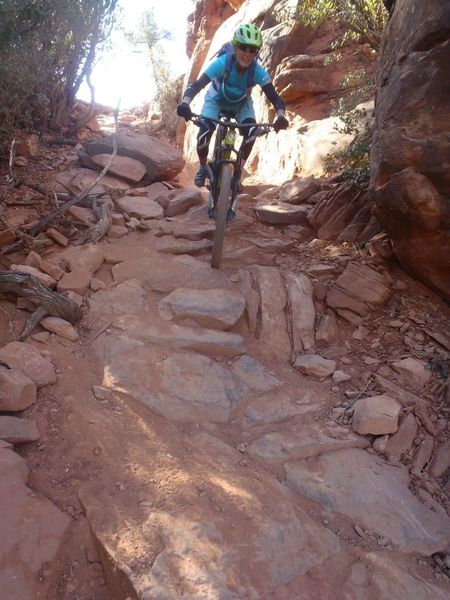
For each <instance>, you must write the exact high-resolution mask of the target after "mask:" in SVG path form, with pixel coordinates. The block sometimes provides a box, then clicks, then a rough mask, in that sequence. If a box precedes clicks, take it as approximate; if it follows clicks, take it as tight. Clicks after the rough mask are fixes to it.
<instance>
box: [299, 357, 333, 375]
mask: <svg viewBox="0 0 450 600" xmlns="http://www.w3.org/2000/svg"><path fill="white" fill-rule="evenodd" d="M294 368H295V369H297V370H298V371H300V372H301V373H303V375H312V376H313V377H328V376H329V375H331V374H332V373H333V372H334V371H335V369H336V361H335V360H328V359H326V358H323V357H322V356H319V355H318V354H304V355H302V356H297V357H296V358H295V360H294Z"/></svg>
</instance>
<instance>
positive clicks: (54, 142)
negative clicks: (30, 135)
mask: <svg viewBox="0 0 450 600" xmlns="http://www.w3.org/2000/svg"><path fill="white" fill-rule="evenodd" d="M42 141H43V142H44V144H48V145H49V146H76V145H77V144H79V140H75V139H74V138H67V137H58V136H56V137H53V136H49V135H44V137H43V138H42Z"/></svg>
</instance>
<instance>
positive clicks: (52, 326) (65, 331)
mask: <svg viewBox="0 0 450 600" xmlns="http://www.w3.org/2000/svg"><path fill="white" fill-rule="evenodd" d="M41 325H42V327H44V329H47V330H48V331H51V332H52V333H56V335H59V336H60V337H63V338H65V339H66V340H70V341H71V342H76V341H77V340H78V338H79V337H80V336H79V335H78V331H77V330H76V329H75V327H74V326H73V325H71V324H70V323H68V322H67V321H65V320H64V319H60V318H59V317H45V318H44V319H42V320H41Z"/></svg>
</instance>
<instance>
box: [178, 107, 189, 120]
mask: <svg viewBox="0 0 450 600" xmlns="http://www.w3.org/2000/svg"><path fill="white" fill-rule="evenodd" d="M177 115H178V116H179V117H184V120H185V121H189V119H190V118H191V117H192V110H191V107H190V106H189V104H187V102H182V103H181V104H179V105H178V106H177Z"/></svg>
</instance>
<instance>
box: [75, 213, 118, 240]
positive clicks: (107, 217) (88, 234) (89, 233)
mask: <svg viewBox="0 0 450 600" xmlns="http://www.w3.org/2000/svg"><path fill="white" fill-rule="evenodd" d="M99 213H100V218H99V220H98V221H97V223H95V225H91V226H90V227H89V229H87V230H86V231H85V232H84V233H83V235H82V236H81V237H80V238H79V239H78V240H76V241H75V242H72V244H73V245H74V246H81V244H85V243H86V242H88V243H90V244H95V243H96V242H99V241H100V240H101V239H102V237H103V236H104V235H105V234H106V232H107V231H108V229H109V228H110V227H111V223H112V216H111V207H110V206H109V205H108V204H102V205H101V206H100V208H99Z"/></svg>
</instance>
